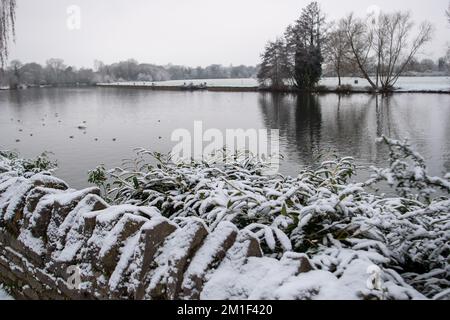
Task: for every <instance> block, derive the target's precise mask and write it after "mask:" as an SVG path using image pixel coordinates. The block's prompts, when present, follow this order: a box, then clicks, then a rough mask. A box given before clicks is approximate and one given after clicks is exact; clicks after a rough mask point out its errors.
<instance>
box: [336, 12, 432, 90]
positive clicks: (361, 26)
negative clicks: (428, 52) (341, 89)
mask: <svg viewBox="0 0 450 320" xmlns="http://www.w3.org/2000/svg"><path fill="white" fill-rule="evenodd" d="M371 22H372V23H368V22H367V21H363V20H362V19H356V18H354V17H353V15H349V16H348V17H347V18H346V19H345V21H344V30H345V34H346V36H347V40H348V43H349V46H350V49H351V51H352V54H353V56H354V59H355V61H356V63H357V65H358V67H359V69H360V71H361V73H362V74H363V76H364V78H366V79H367V81H368V82H369V83H370V85H371V86H372V88H373V89H374V90H381V91H389V90H391V89H392V88H393V87H394V85H395V83H396V82H397V81H398V78H399V77H400V76H401V74H402V73H403V72H404V70H405V68H406V66H407V65H408V64H409V62H410V61H411V60H412V59H413V58H414V57H415V56H416V54H417V53H418V51H419V50H420V49H421V48H422V47H423V46H424V45H425V44H426V43H428V42H429V41H430V40H431V37H432V34H433V27H432V25H431V24H430V23H429V22H423V23H422V24H421V25H420V26H419V29H418V31H417V34H416V35H415V36H411V33H412V31H413V28H414V23H413V22H412V20H411V16H410V14H409V13H408V12H394V13H388V14H386V13H381V14H380V15H379V16H378V19H375V21H374V20H371ZM371 74H375V79H373V78H372V76H371Z"/></svg>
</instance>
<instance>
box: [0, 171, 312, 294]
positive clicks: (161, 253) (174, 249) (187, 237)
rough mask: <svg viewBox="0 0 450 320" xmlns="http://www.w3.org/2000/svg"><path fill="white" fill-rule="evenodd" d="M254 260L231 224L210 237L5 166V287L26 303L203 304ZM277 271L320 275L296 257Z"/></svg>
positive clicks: (0, 187)
mask: <svg viewBox="0 0 450 320" xmlns="http://www.w3.org/2000/svg"><path fill="white" fill-rule="evenodd" d="M250 257H254V258H251V259H254V260H253V263H256V264H258V263H259V262H258V261H259V260H258V259H261V263H262V260H264V259H266V258H262V252H261V249H260V246H259V242H258V240H257V239H256V238H255V237H254V236H253V235H252V234H251V233H249V232H247V231H239V230H238V229H237V228H236V227H235V226H234V225H233V224H231V223H228V222H223V223H221V224H220V225H218V226H217V227H216V228H215V229H214V231H212V232H210V231H209V230H208V228H207V226H205V224H204V223H203V222H202V221H201V220H199V219H196V218H189V219H184V220H177V221H176V223H175V222H173V221H170V220H168V219H166V218H164V217H162V216H161V215H160V214H159V211H158V210H157V209H155V208H148V207H136V206H132V205H122V206H109V205H108V204H107V203H106V202H105V201H104V200H103V199H102V198H101V197H100V192H99V190H98V189H97V188H88V189H85V190H81V191H79V190H73V189H70V188H69V186H68V185H67V184H66V183H65V182H64V181H61V180H59V179H57V178H55V177H53V176H50V175H44V174H36V175H32V176H31V175H30V176H28V177H23V176H19V175H18V174H17V172H14V171H11V170H5V169H3V172H2V169H1V166H0V283H4V284H5V285H6V286H7V287H8V288H9V289H10V291H11V294H12V295H13V296H14V297H15V298H17V299H199V298H201V297H202V293H203V290H204V288H205V282H206V281H207V279H211V277H213V276H214V274H215V273H216V272H217V270H219V269H224V268H226V270H231V272H236V273H238V272H239V268H240V267H241V266H243V265H245V264H246V263H247V261H248V259H250ZM260 257H261V258H260ZM271 263H272V264H273V263H275V264H280V268H283V267H284V268H285V267H286V265H288V266H289V275H290V276H291V275H293V276H295V275H297V274H300V273H302V272H307V271H309V270H311V269H312V267H311V264H310V263H309V261H308V259H307V258H306V257H305V256H303V255H298V254H292V253H291V254H287V255H286V256H285V257H284V258H283V259H282V261H278V260H275V259H273V261H272V262H271ZM224 270H225V269H224ZM233 270H234V271H233ZM280 270H281V269H280ZM292 270H294V271H292ZM227 272H228V271H227ZM231 276H232V275H231ZM231 294H232V293H231Z"/></svg>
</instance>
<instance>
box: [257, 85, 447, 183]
mask: <svg viewBox="0 0 450 320" xmlns="http://www.w3.org/2000/svg"><path fill="white" fill-rule="evenodd" d="M440 102H443V103H442V104H441V103H440ZM259 106H260V110H261V112H262V114H263V120H264V124H265V126H266V127H267V128H279V129H280V135H281V141H282V142H283V144H284V150H285V152H287V154H286V155H287V157H288V158H296V159H299V160H300V161H299V162H298V164H300V165H302V164H311V163H314V162H315V161H316V159H317V158H318V157H319V156H320V155H323V154H330V153H332V154H337V155H339V156H348V155H351V156H353V157H355V158H356V159H358V162H359V164H360V165H363V166H370V165H374V164H375V165H385V164H386V160H387V155H388V152H387V150H386V148H385V147H384V146H382V145H378V144H376V143H375V140H376V138H377V137H379V136H381V135H386V136H389V137H393V138H397V139H403V138H409V139H410V140H411V141H412V143H413V144H415V145H416V146H417V147H418V149H419V150H421V151H422V152H423V153H424V155H425V156H426V157H427V159H428V161H429V164H430V167H431V169H432V171H433V173H434V174H438V175H441V174H442V173H444V172H446V171H448V170H449V169H450V168H449V160H448V157H449V147H450V145H449V139H448V137H449V133H450V125H449V123H448V120H450V106H449V97H448V96H444V95H442V96H439V95H435V96H426V95H416V96H414V95H396V96H372V95H363V94H361V95H283V94H262V95H261V96H260V97H259Z"/></svg>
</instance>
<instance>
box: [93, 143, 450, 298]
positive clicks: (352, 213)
mask: <svg viewBox="0 0 450 320" xmlns="http://www.w3.org/2000/svg"><path fill="white" fill-rule="evenodd" d="M379 142H380V143H385V144H386V145H387V146H388V147H389V148H390V151H391V162H390V166H389V167H388V168H381V169H380V168H372V170H373V175H372V177H371V179H370V180H369V181H365V182H360V183H355V182H352V181H351V178H352V176H353V175H354V174H355V173H356V168H355V165H354V163H353V160H352V159H351V158H342V159H334V160H331V161H327V162H324V163H322V164H321V165H319V166H317V168H305V169H304V170H302V171H301V172H299V174H298V175H297V176H295V177H287V176H283V175H276V176H265V175H263V174H262V172H263V171H264V170H263V164H261V163H259V162H257V161H255V160H254V159H252V158H245V159H239V158H235V159H234V161H233V162H231V163H230V162H229V161H227V162H226V164H223V163H221V164H219V163H206V162H192V163H189V164H180V165H175V164H173V163H172V162H171V161H170V159H168V158H167V157H164V156H163V155H161V154H157V153H156V154H155V153H150V152H147V151H145V150H139V151H138V157H137V159H136V160H134V161H131V162H128V164H127V165H126V166H125V167H124V168H116V169H114V170H111V171H109V172H104V171H103V169H102V168H97V170H94V171H93V172H92V173H91V182H97V183H98V184H99V185H100V186H102V187H103V188H104V189H105V190H106V194H105V197H106V198H107V199H108V200H109V201H110V202H112V203H114V204H124V203H126V204H133V205H139V206H154V207H157V208H158V209H159V210H160V211H161V213H162V214H163V215H164V216H166V217H168V218H170V219H172V220H175V221H177V220H179V219H183V218H185V217H199V218H201V219H203V220H204V221H205V223H206V224H207V225H208V227H209V228H210V229H211V230H214V229H215V228H216V227H217V226H218V225H219V224H220V223H221V222H222V221H229V222H232V223H234V224H235V225H236V226H237V227H238V228H240V229H246V230H248V231H250V232H252V233H254V234H255V235H256V236H257V237H258V238H259V239H260V242H261V245H262V248H263V251H264V253H265V254H266V256H267V257H272V258H280V257H281V256H282V255H283V254H284V253H286V252H289V251H295V252H298V253H305V254H307V255H308V256H310V257H312V260H313V261H314V263H315V266H316V267H317V268H318V269H320V270H326V271H331V272H333V273H334V274H335V275H337V276H342V275H343V274H345V270H346V268H347V267H349V265H348V264H349V263H350V262H351V261H352V260H353V259H354V257H355V256H359V257H360V256H363V257H364V259H365V260H364V261H371V262H372V263H373V264H375V265H380V266H382V267H384V268H386V270H396V271H397V272H398V273H399V274H400V275H401V277H402V279H400V280H399V279H397V280H399V281H400V282H402V283H405V284H406V283H408V284H409V285H411V286H413V287H414V288H415V289H417V290H419V291H420V292H421V293H422V294H424V295H425V296H427V297H429V298H433V297H435V296H437V295H439V294H441V295H442V292H444V290H445V289H446V288H448V287H449V286H450V281H449V278H450V267H449V264H448V262H449V260H448V259H449V258H448V257H449V253H450V242H449V238H450V199H449V196H448V195H449V194H450V175H447V176H446V177H445V178H438V177H431V176H429V175H428V174H427V168H426V165H425V162H424V160H423V158H422V157H421V156H420V155H419V154H417V153H416V152H415V151H414V150H413V149H412V148H411V146H410V145H409V144H408V142H407V141H403V142H400V141H395V140H391V139H388V138H385V137H383V138H381V139H380V141H379ZM147 156H152V157H153V158H154V159H153V162H154V160H155V159H156V163H157V164H156V165H151V164H149V163H151V161H149V159H147V158H146V157H147ZM380 182H384V183H388V184H389V185H390V186H391V187H392V188H393V192H394V193H396V194H397V196H395V197H392V196H389V197H388V196H385V195H380V194H378V193H377V192H376V191H375V190H374V189H376V187H377V184H378V183H380ZM344 253H345V254H344ZM338 257H340V258H338ZM438 297H439V296H438Z"/></svg>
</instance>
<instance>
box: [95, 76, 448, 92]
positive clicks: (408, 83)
mask: <svg viewBox="0 0 450 320" xmlns="http://www.w3.org/2000/svg"><path fill="white" fill-rule="evenodd" d="M355 81H357V82H355ZM205 82H206V83H207V85H208V87H243V88H251V87H258V86H259V84H258V81H257V79H200V80H171V81H160V82H142V81H134V82H115V83H104V84H99V85H100V86H101V85H106V86H107V85H117V86H119V85H120V86H125V87H126V86H153V85H154V86H157V87H158V86H168V87H171V86H182V85H183V84H185V83H186V84H190V83H193V84H194V85H200V84H203V83H205ZM341 82H342V85H350V86H352V88H353V89H355V90H361V89H365V88H367V87H370V84H369V82H368V81H367V80H366V79H363V78H358V77H343V78H342V79H341ZM319 86H325V87H326V88H328V89H335V88H337V87H338V78H336V77H324V78H322V79H321V80H320V82H319ZM395 87H396V88H397V91H450V77H443V76H437V77H400V78H399V81H398V82H397V84H396V86H395Z"/></svg>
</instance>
